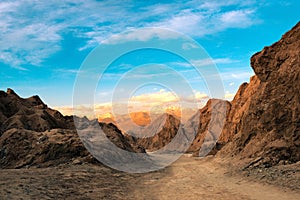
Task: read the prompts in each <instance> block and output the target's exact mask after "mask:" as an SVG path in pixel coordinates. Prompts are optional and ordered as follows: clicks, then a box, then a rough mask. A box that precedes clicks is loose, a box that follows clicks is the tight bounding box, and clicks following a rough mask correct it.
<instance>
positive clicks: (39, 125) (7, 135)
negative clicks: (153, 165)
mask: <svg viewBox="0 0 300 200" xmlns="http://www.w3.org/2000/svg"><path fill="white" fill-rule="evenodd" d="M75 118H76V119H81V120H83V121H84V120H85V121H87V122H88V123H93V121H90V120H88V119H87V118H77V117H75ZM94 122H95V123H96V125H97V126H100V127H101V128H102V130H103V132H104V133H105V135H106V137H107V138H108V139H109V140H110V141H111V142H112V143H113V144H115V145H116V146H117V147H118V148H121V149H123V150H126V151H130V152H145V150H144V149H143V148H140V147H139V146H134V147H132V146H131V145H130V143H129V140H127V138H125V137H124V135H123V134H122V132H121V131H120V130H119V129H118V128H117V127H116V126H114V125H113V124H106V123H100V124H99V123H98V121H97V120H94ZM82 137H85V136H84V135H83V136H82ZM81 139H82V138H81ZM81 139H80V138H79V136H78V134H77V131H76V129H75V126H74V118H73V116H63V115H62V114H61V113H60V112H58V111H56V110H53V109H51V108H48V106H47V105H46V104H44V103H43V101H42V100H41V99H40V98H39V97H38V96H32V97H30V98H27V99H24V98H21V97H19V96H18V95H17V94H16V93H15V92H14V91H13V90H12V89H8V90H7V92H4V91H0V168H22V167H31V166H35V167H48V166H52V165H58V164H63V163H73V162H75V161H76V163H82V162H97V161H96V159H94V158H93V157H92V155H91V154H90V153H89V152H88V151H87V150H86V148H85V147H84V145H83V143H82V140H81ZM103 152H105V150H103Z"/></svg>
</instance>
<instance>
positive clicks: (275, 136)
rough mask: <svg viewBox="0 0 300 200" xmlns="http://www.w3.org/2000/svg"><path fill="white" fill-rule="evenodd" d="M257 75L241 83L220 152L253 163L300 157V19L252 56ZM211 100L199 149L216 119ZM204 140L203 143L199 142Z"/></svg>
mask: <svg viewBox="0 0 300 200" xmlns="http://www.w3.org/2000/svg"><path fill="white" fill-rule="evenodd" d="M251 67H252V68H253V70H254V72H255V74H256V75H255V76H253V77H251V80H250V82H249V83H244V84H242V85H241V86H240V88H239V90H238V92H237V94H236V95H235V97H234V99H233V100H232V101H231V102H230V103H229V104H228V110H227V114H226V122H225V124H224V127H223V131H222V134H221V135H220V137H219V139H218V142H217V146H218V144H219V145H220V144H221V146H224V145H225V146H224V147H223V148H222V149H221V150H220V152H219V153H218V155H221V156H229V157H235V158H238V159H239V160H240V161H241V162H242V163H244V164H245V165H248V166H252V165H254V166H259V165H263V166H272V165H277V164H280V163H294V162H297V161H299V160H300V117H299V116H300V23H298V24H297V25H296V26H295V27H294V28H293V29H292V30H290V31H289V32H287V33H286V34H284V35H283V36H282V38H281V39H280V40H279V41H278V42H276V43H275V44H273V45H271V46H268V47H265V48H264V49H263V50H262V51H261V52H258V53H256V54H255V55H253V56H252V58H251ZM209 107H210V104H209V102H208V104H207V105H206V107H204V108H203V109H202V110H201V111H200V112H201V116H200V126H199V129H198V133H197V136H196V141H194V143H193V146H192V147H191V148H190V150H192V151H194V152H195V151H196V152H197V151H199V149H200V146H201V144H202V143H203V137H204V136H205V134H206V133H205V131H206V129H205V127H206V125H207V124H208V122H210V117H209V115H210V113H209V111H210V109H209ZM197 143H199V144H197Z"/></svg>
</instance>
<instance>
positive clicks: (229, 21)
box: [220, 9, 255, 28]
mask: <svg viewBox="0 0 300 200" xmlns="http://www.w3.org/2000/svg"><path fill="white" fill-rule="evenodd" d="M253 13H254V10H248V9H247V10H234V11H229V12H226V13H224V14H221V17H220V18H221V22H222V24H223V26H224V27H232V28H245V27H249V26H251V25H252V24H254V23H255V20H253V17H252V15H253Z"/></svg>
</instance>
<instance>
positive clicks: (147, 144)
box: [134, 114, 180, 151]
mask: <svg viewBox="0 0 300 200" xmlns="http://www.w3.org/2000/svg"><path fill="white" fill-rule="evenodd" d="M179 127H180V120H179V119H178V118H176V117H174V116H172V115H169V114H162V115H161V116H159V117H157V118H156V119H155V120H154V121H153V122H152V123H151V124H149V125H148V126H146V127H145V128H144V129H142V130H140V132H138V133H135V136H136V138H135V139H134V140H135V141H136V143H137V144H138V145H139V146H141V147H143V148H145V149H147V150H148V151H156V150H158V149H161V148H162V147H164V146H165V145H167V144H168V143H170V141H171V140H172V139H173V138H174V137H175V136H176V134H177V132H178V130H179Z"/></svg>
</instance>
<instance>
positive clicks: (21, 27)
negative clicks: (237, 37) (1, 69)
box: [0, 0, 259, 68]
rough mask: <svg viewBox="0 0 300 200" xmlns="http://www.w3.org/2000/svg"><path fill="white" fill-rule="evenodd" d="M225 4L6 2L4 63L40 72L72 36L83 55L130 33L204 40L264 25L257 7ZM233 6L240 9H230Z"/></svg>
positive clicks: (1, 34) (0, 45)
mask: <svg viewBox="0 0 300 200" xmlns="http://www.w3.org/2000/svg"><path fill="white" fill-rule="evenodd" d="M223 2H224V1H211V2H210V3H208V2H202V3H201V2H200V3H199V1H187V2H186V3H182V2H181V3H178V2H176V3H155V4H153V3H152V4H150V3H146V2H143V3H142V2H139V3H138V4H137V3H136V2H133V1H93V0H85V1H84V0H79V1H76V2H74V1H70V0H67V1H63V2H61V1H56V0H54V1H27V0H20V1H16V2H11V1H2V2H1V3H0V53H1V57H0V61H1V62H3V63H5V64H9V65H11V66H13V67H19V68H22V67H23V68H24V67H25V66H26V65H35V66H40V65H42V64H43V62H44V61H45V59H47V58H49V57H51V55H53V54H55V53H56V52H59V51H61V50H62V42H63V41H64V40H65V39H66V38H65V37H66V35H67V33H72V34H73V35H74V37H78V38H82V39H84V41H85V44H84V45H83V46H82V47H80V48H79V49H78V50H84V49H87V48H90V47H94V46H96V45H97V44H99V43H101V42H105V41H107V40H106V39H107V38H108V37H109V36H111V35H113V34H116V33H119V32H122V31H124V30H128V29H131V28H140V27H162V28H168V29H174V30H175V31H179V32H183V33H186V34H189V35H191V36H195V37H201V36H204V35H207V34H215V33H218V32H220V31H224V30H226V29H228V28H246V27H249V26H251V25H253V24H255V23H258V22H259V19H257V17H256V15H255V9H253V7H254V5H255V1H246V2H247V3H245V2H240V1H228V2H227V1H226V2H227V3H223ZM232 5H234V6H235V7H234V8H230V6H232ZM223 8H226V10H225V9H223ZM158 35H159V37H167V36H166V35H164V34H163V33H162V32H151V31H150V32H141V33H139V34H133V35H132V34H131V35H130V34H128V35H126V37H125V39H127V40H133V39H134V40H136V39H138V40H147V39H149V38H151V37H154V36H158ZM116 37H117V36H114V37H112V39H111V40H114V39H118V38H116ZM168 37H171V36H170V35H168Z"/></svg>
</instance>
